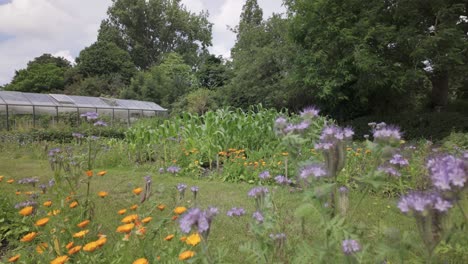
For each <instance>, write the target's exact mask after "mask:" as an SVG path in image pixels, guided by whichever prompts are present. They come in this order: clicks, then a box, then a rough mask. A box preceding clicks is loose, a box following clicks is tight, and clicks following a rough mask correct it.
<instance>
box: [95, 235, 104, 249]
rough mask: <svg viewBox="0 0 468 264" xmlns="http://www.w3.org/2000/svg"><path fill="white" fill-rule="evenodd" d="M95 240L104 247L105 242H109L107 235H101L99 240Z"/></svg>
mask: <svg viewBox="0 0 468 264" xmlns="http://www.w3.org/2000/svg"><path fill="white" fill-rule="evenodd" d="M95 242H96V245H97V246H98V247H102V246H104V244H106V242H107V237H105V236H101V237H100V238H99V239H98V240H96V241H95Z"/></svg>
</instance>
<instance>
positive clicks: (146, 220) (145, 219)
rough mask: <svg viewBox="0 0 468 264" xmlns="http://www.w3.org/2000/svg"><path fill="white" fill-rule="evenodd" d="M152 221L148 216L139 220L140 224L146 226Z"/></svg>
mask: <svg viewBox="0 0 468 264" xmlns="http://www.w3.org/2000/svg"><path fill="white" fill-rule="evenodd" d="M152 219H153V217H151V216H148V217H145V218H143V220H141V222H142V223H145V224H147V223H149V222H150V221H151V220H152Z"/></svg>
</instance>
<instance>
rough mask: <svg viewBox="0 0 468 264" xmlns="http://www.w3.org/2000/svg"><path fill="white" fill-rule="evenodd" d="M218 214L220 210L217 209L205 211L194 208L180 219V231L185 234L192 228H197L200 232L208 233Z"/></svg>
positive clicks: (211, 208) (212, 208) (210, 208)
mask: <svg viewBox="0 0 468 264" xmlns="http://www.w3.org/2000/svg"><path fill="white" fill-rule="evenodd" d="M217 214H218V209H217V208H216V207H209V208H208V209H207V210H204V211H202V210H201V209H199V208H192V209H190V210H189V211H188V212H187V213H186V214H184V215H183V216H182V218H181V219H180V222H179V223H180V229H181V230H182V232H184V233H189V232H190V230H191V229H192V227H194V226H196V228H197V230H198V232H200V233H205V232H206V233H207V232H208V231H209V229H210V225H211V222H212V220H213V218H214V216H216V215H217Z"/></svg>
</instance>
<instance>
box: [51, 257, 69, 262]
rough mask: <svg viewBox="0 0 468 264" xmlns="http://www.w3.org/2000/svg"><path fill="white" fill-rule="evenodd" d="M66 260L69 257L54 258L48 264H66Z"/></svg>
mask: <svg viewBox="0 0 468 264" xmlns="http://www.w3.org/2000/svg"><path fill="white" fill-rule="evenodd" d="M68 259H69V257H68V256H66V255H65V256H58V257H56V258H55V259H54V260H52V261H51V262H50V264H63V263H65V262H67V261H68Z"/></svg>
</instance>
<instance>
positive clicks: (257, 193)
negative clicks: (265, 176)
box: [248, 186, 268, 198]
mask: <svg viewBox="0 0 468 264" xmlns="http://www.w3.org/2000/svg"><path fill="white" fill-rule="evenodd" d="M267 193H268V189H267V188H266V187H261V186H259V187H254V188H252V189H250V191H249V194H248V195H249V196H250V197H254V198H258V197H262V196H265V194H267Z"/></svg>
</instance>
